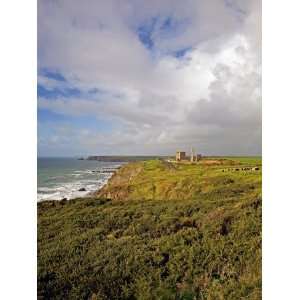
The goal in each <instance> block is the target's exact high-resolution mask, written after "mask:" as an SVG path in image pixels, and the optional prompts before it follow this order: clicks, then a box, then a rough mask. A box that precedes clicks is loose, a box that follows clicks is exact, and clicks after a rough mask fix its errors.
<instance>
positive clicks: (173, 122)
mask: <svg viewBox="0 0 300 300" xmlns="http://www.w3.org/2000/svg"><path fill="white" fill-rule="evenodd" d="M246 2H247V3H246ZM260 9H261V8H260V1H238V0H236V1H229V0H227V1H220V0H207V1H185V2H182V1H169V0H165V1H156V0H155V1H117V0H115V1H91V2H90V4H89V5H87V4H86V3H85V2H82V1H63V2H57V1H40V2H39V20H38V24H39V33H38V34H39V35H38V42H39V44H38V48H39V67H40V68H51V69H54V70H57V71H59V72H60V73H62V74H63V75H64V76H65V77H66V78H67V80H68V84H69V86H71V87H77V88H79V89H81V90H84V91H87V90H88V89H90V88H98V89H99V90H105V91H106V93H105V94H104V95H103V94H101V93H95V94H94V95H93V96H91V97H85V98H82V97H80V98H79V97H78V98H72V99H67V98H63V97H60V98H57V99H51V100H50V99H46V98H43V97H41V99H40V100H39V107H40V108H44V109H47V110H50V111H53V112H56V113H61V114H64V115H72V116H80V115H87V116H94V117H97V118H100V119H103V118H105V119H108V120H111V121H112V122H118V123H120V124H122V126H121V129H120V127H118V129H116V130H114V131H112V132H110V133H109V134H108V135H105V136H102V133H101V134H100V133H98V134H99V135H100V136H98V135H97V133H96V134H95V133H89V132H87V131H85V134H80V133H78V132H77V135H76V136H77V137H78V136H80V138H76V139H75V134H74V140H73V142H72V140H69V141H68V143H69V144H68V146H66V149H68V150H66V149H65V150H64V151H70V152H69V153H75V152H74V151H75V150H74V149H75V143H76V151H80V152H82V153H83V152H85V153H88V152H91V153H97V149H100V150H99V151H104V152H106V153H117V151H116V148H117V149H122V150H123V152H124V153H125V152H127V153H148V154H150V153H168V152H170V153H172V152H173V151H174V149H175V147H183V148H187V149H188V148H189V147H190V146H195V147H196V148H198V149H199V150H203V151H204V152H205V153H207V154H259V153H260V151H261V93H260V80H261V75H260V68H261V67H260V64H261V58H260V56H261V53H260V51H261V50H260V49H261V48H260V47H261V45H260V44H261V37H260V34H261V29H260V18H261V16H260V14H261V12H260ZM157 16H158V17H159V18H160V21H159V22H160V23H159V24H160V25H157V27H156V28H155V30H154V32H153V35H152V38H153V42H154V47H155V48H154V49H153V51H149V49H147V48H146V47H145V46H144V45H143V44H142V43H141V41H140V40H139V38H138V35H137V33H136V31H135V30H136V29H137V27H138V26H139V25H140V24H144V23H145V22H146V21H147V20H149V19H151V18H153V17H157ZM168 17H171V18H173V20H175V21H176V22H178V24H179V25H178V26H180V24H181V23H183V24H188V25H184V26H183V27H182V30H179V33H178V32H175V33H176V34H175V33H174V32H172V30H171V31H170V32H169V34H168V35H166V34H165V33H164V32H163V31H162V30H159V28H160V26H161V24H162V22H163V21H162V20H166V19H167V18H168ZM175 31H176V30H175ZM172 33H174V34H172ZM184 47H191V50H190V51H189V52H187V53H186V54H185V55H184V56H183V57H181V58H180V59H178V58H176V57H173V56H171V55H168V53H169V52H168V51H177V50H180V49H182V48H184ZM39 81H40V83H41V84H43V85H46V86H48V87H51V88H54V87H55V81H53V80H49V79H47V78H44V77H41V78H40V80H39ZM59 84H60V85H62V83H59ZM84 129H85V128H83V130H84ZM86 130H87V129H86ZM100 131H101V130H99V132H100ZM59 135H61V137H63V136H64V135H65V134H64V133H62V132H58V133H56V134H55V136H59ZM62 140H63V139H62ZM62 140H61V141H60V143H62ZM75 140H76V141H75ZM73 144H74V145H73ZM60 145H61V147H63V146H62V144H60ZM72 145H73V146H72ZM45 147H46V146H45ZM72 147H73V148H72ZM120 147H121V148H120ZM72 149H73V150H72ZM101 149H102V150H101ZM99 151H98V152H99ZM99 153H100V152H99Z"/></svg>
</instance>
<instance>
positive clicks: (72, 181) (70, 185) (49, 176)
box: [37, 159, 123, 203]
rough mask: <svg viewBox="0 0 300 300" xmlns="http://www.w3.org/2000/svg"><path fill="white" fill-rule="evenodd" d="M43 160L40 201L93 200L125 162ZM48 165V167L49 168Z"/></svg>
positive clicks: (40, 175) (38, 193)
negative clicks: (62, 164)
mask: <svg viewBox="0 0 300 300" xmlns="http://www.w3.org/2000/svg"><path fill="white" fill-rule="evenodd" d="M61 162H62V159H60V160H59V161H56V162H55V161H53V159H52V160H51V161H49V162H47V161H46V162H45V161H42V162H41V168H40V169H39V170H38V185H37V202H38V203H39V202H43V201H61V200H71V199H76V198H91V197H93V196H95V194H96V193H97V192H98V191H99V190H101V189H102V188H103V187H104V186H105V185H106V184H107V182H108V181H109V180H110V178H111V177H112V176H113V175H114V174H115V173H116V172H117V171H118V169H120V168H121V167H122V165H123V162H118V163H116V162H91V161H89V162H86V161H78V160H75V159H74V160H70V159H68V160H67V161H65V162H64V161H63V163H64V165H66V167H64V166H63V167H61V166H60V165H61ZM45 164H46V165H45Z"/></svg>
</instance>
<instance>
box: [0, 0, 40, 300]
mask: <svg viewBox="0 0 300 300" xmlns="http://www.w3.org/2000/svg"><path fill="white" fill-rule="evenodd" d="M0 13H1V16H0V36H1V46H0V47H1V51H0V59H1V62H0V70H1V71H0V74H1V75H0V76H1V77H0V79H1V81H0V82H1V89H0V90H1V118H0V120H1V126H0V128H1V146H0V149H1V156H0V157H1V164H0V166H1V172H0V174H1V199H0V205H1V207H0V230H1V234H0V243H1V246H0V260H1V261H0V265H1V271H0V272H1V273H0V276H1V278H0V282H1V289H0V298H1V299H36V293H37V292H36V267H37V264H36V256H37V250H36V222H37V219H36V155H37V153H36V68H37V63H36V60H37V51H36V29H37V28H36V23H37V4H36V1H2V2H1V5H0Z"/></svg>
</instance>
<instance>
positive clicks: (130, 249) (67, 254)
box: [38, 158, 261, 300]
mask: <svg viewBox="0 0 300 300" xmlns="http://www.w3.org/2000/svg"><path fill="white" fill-rule="evenodd" d="M255 168H256V169H255ZM38 297H39V299H211V300H215V299H226V300H227V299H244V298H245V299H261V159H260V158H235V159H233V158H228V159H226V158H209V159H205V160H202V161H201V162H199V163H197V164H188V163H169V162H166V161H162V160H152V161H142V162H134V163H129V164H127V165H125V166H123V167H122V168H121V169H120V170H119V171H118V172H117V173H116V174H115V175H114V176H113V177H112V178H111V180H110V181H109V183H108V184H107V185H106V186H105V187H104V188H103V189H102V190H100V191H99V192H98V193H97V195H95V196H94V198H91V199H75V200H70V201H45V202H41V203H39V204H38Z"/></svg>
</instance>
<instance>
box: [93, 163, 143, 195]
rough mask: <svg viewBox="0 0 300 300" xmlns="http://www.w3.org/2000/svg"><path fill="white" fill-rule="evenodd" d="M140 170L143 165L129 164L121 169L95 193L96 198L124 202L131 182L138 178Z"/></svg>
mask: <svg viewBox="0 0 300 300" xmlns="http://www.w3.org/2000/svg"><path fill="white" fill-rule="evenodd" d="M142 170H143V163H131V164H129V165H125V166H123V167H121V168H120V169H119V170H118V171H117V172H116V173H115V174H114V175H113V176H112V177H111V178H110V179H109V181H108V183H107V184H106V185H105V186H104V187H103V188H102V189H100V190H99V191H98V192H97V193H96V196H97V197H101V198H107V199H111V200H117V199H123V200H126V199H127V198H128V196H129V194H130V186H131V182H132V180H133V179H134V178H135V177H136V176H138V175H139V173H140V172H141V171H142Z"/></svg>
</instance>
